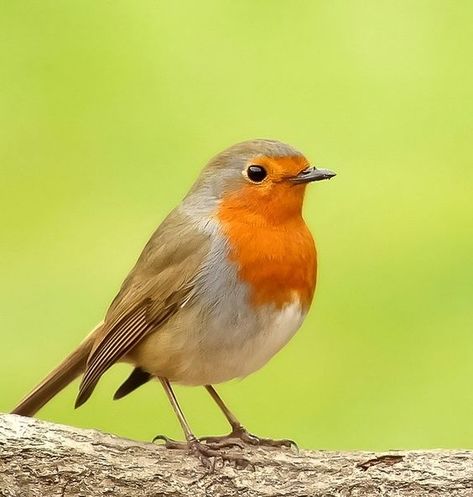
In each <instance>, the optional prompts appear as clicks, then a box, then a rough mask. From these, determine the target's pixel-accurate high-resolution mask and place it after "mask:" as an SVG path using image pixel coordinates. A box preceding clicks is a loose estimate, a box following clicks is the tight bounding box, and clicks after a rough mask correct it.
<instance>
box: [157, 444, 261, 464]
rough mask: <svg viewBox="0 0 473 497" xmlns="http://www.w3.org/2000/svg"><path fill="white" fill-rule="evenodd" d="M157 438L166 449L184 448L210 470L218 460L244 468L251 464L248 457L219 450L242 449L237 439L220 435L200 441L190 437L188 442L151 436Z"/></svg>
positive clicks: (242, 446)
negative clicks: (207, 440) (213, 439)
mask: <svg viewBox="0 0 473 497" xmlns="http://www.w3.org/2000/svg"><path fill="white" fill-rule="evenodd" d="M157 440H162V441H163V442H164V444H163V445H164V447H166V449H171V450H173V449H177V450H186V451H188V452H189V453H190V454H193V455H195V456H197V457H198V459H199V460H200V461H201V462H202V464H203V465H204V466H205V467H206V468H207V469H209V470H210V471H213V470H214V469H215V467H216V464H217V462H219V461H220V462H221V463H222V464H224V463H225V462H233V463H235V466H236V467H237V468H246V467H251V466H252V464H251V462H250V461H248V459H245V458H244V457H241V456H236V455H233V454H228V453H227V452H225V451H223V450H221V449H225V448H234V447H238V448H240V449H243V448H244V445H243V444H242V442H241V441H239V440H237V439H223V437H222V440H215V441H209V442H206V443H202V441H201V440H199V439H197V438H194V439H191V440H189V441H188V442H183V441H179V440H173V439H172V438H169V437H167V436H165V435H157V436H156V437H154V438H153V442H155V441H157Z"/></svg>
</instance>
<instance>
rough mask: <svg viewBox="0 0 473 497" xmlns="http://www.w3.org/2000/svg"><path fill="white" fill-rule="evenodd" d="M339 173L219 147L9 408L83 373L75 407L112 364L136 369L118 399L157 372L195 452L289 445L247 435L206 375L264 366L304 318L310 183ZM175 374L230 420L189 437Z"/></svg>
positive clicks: (311, 255)
mask: <svg viewBox="0 0 473 497" xmlns="http://www.w3.org/2000/svg"><path fill="white" fill-rule="evenodd" d="M333 176H335V173H333V172H332V171H328V170H325V169H316V168H315V167H310V166H309V162H308V160H307V159H306V158H305V157H304V156H303V155H302V154H301V153H300V152H298V151H297V150H295V149H294V148H292V147H291V146H289V145H286V144H284V143H281V142H278V141H273V140H252V141H246V142H243V143H239V144H237V145H234V146H232V147H230V148H228V149H227V150H225V151H223V152H222V153H220V154H218V155H217V156H215V157H214V158H213V159H211V160H210V162H209V163H208V164H207V166H206V167H205V168H204V169H203V171H202V172H201V174H200V176H199V178H198V179H197V181H196V182H195V184H194V185H193V187H192V188H191V190H190V191H189V193H188V194H187V196H186V197H185V198H184V200H183V201H182V202H181V203H180V205H179V206H178V207H176V208H175V209H174V210H173V211H172V212H171V213H170V214H169V215H168V216H167V218H166V219H165V220H164V221H163V223H162V224H161V225H160V226H159V227H158V229H157V230H156V231H155V233H154V234H153V235H152V237H151V239H150V241H149V242H148V243H147V245H146V246H145V248H144V250H143V252H142V254H141V256H140V257H139V259H138V261H137V263H136V265H135V266H134V268H133V269H132V270H131V272H130V274H129V275H128V276H127V278H126V279H125V281H124V283H123V285H122V287H121V288H120V291H119V292H118V295H117V296H116V297H115V299H114V300H113V302H112V304H111V305H110V308H109V309H108V311H107V313H106V316H105V319H104V320H103V322H102V323H100V324H99V325H98V326H97V327H96V328H95V329H94V330H93V331H92V332H91V333H90V334H89V335H88V336H87V337H86V338H85V340H84V341H83V342H82V343H81V344H80V345H79V346H78V348H77V349H76V350H75V351H74V352H72V353H71V354H70V355H69V356H68V357H66V359H64V361H63V362H62V363H61V364H60V365H59V366H58V367H57V368H56V369H54V370H53V371H52V372H51V373H50V374H49V375H48V376H47V377H46V378H45V379H44V380H43V381H42V382H41V383H40V384H39V385H38V386H37V387H36V388H35V389H34V390H33V391H32V392H31V393H30V394H29V395H27V396H26V398H25V399H24V400H22V401H21V402H20V404H19V405H18V406H17V407H16V408H15V409H14V411H13V413H16V414H22V415H26V416H32V415H34V414H35V413H36V412H37V411H38V410H39V409H40V408H41V407H42V406H44V404H46V403H47V402H48V401H49V400H50V399H51V398H52V397H53V396H54V395H56V394H57V393H58V392H59V391H60V390H62V389H63V388H64V387H66V386H67V385H68V384H69V383H70V382H71V381H73V380H74V379H75V378H76V377H78V376H79V375H81V374H82V373H83V376H82V381H81V383H80V387H79V394H78V397H77V401H76V407H78V406H80V405H82V404H83V403H84V402H85V401H86V400H87V399H88V398H89V397H90V395H91V394H92V392H93V390H94V388H95V386H96V385H97V382H98V381H99V379H100V377H101V376H102V375H103V374H104V373H105V372H106V371H107V370H108V369H109V368H110V367H111V366H112V365H113V364H114V363H116V362H119V361H124V362H127V363H130V364H132V365H133V366H134V369H133V371H132V373H131V374H130V376H129V377H128V379H127V380H126V381H125V382H124V383H123V384H122V385H121V386H120V388H119V389H118V390H117V392H116V393H115V397H114V398H115V399H118V398H121V397H123V396H125V395H127V394H129V393H130V392H132V391H133V390H135V389H136V388H138V387H139V386H140V385H143V384H144V383H146V382H147V381H148V380H150V379H151V378H158V379H159V381H160V382H161V384H162V385H163V387H164V390H165V392H166V394H167V396H168V398H169V400H170V402H171V404H172V407H173V409H174V411H175V413H176V415H177V417H178V419H179V422H180V424H181V426H182V429H183V431H184V434H185V437H186V442H183V443H179V442H175V441H172V440H170V439H168V438H166V437H160V438H162V439H163V440H165V442H166V446H168V447H170V448H173V447H181V446H184V445H183V444H185V446H186V447H187V448H189V449H190V450H191V451H192V452H193V453H195V454H197V455H198V456H199V457H201V458H202V459H205V458H210V457H214V456H219V457H223V458H225V459H226V458H229V456H228V457H227V456H225V454H222V452H221V451H220V450H219V449H220V448H221V447H224V446H226V445H231V444H237V445H238V444H240V445H241V443H242V442H243V443H249V444H254V445H273V446H280V445H287V444H289V443H290V442H289V441H287V440H279V441H278V440H269V439H262V438H258V437H256V436H254V435H251V434H250V433H249V432H248V431H247V430H246V429H245V428H244V427H243V425H242V424H241V423H240V422H239V421H238V420H237V418H236V417H235V416H234V415H233V414H232V413H231V412H230V410H229V409H228V408H227V407H226V405H225V404H224V403H223V401H222V399H221V398H220V397H219V395H218V394H217V392H216V391H215V389H214V388H213V387H212V385H213V384H216V383H221V382H225V381H228V380H231V379H232V378H237V377H244V376H247V375H249V374H250V373H253V372H254V371H256V370H257V369H259V368H260V367H262V366H263V365H264V364H265V363H266V362H267V361H268V360H269V359H270V358H271V357H272V356H273V355H274V354H276V352H278V351H279V350H280V349H281V348H282V347H283V346H284V345H285V344H286V343H287V342H288V341H289V340H290V338H291V337H292V336H293V335H294V334H295V332H296V331H297V330H298V328H299V327H300V326H301V324H302V322H303V320H304V318H305V316H306V315H307V312H308V310H309V307H310V304H311V302H312V297H313V294H314V289H315V282H316V273H317V256H316V249H315V244H314V241H313V239H312V236H311V234H310V231H309V229H308V228H307V226H306V224H305V222H304V220H303V218H302V204H303V200H304V193H305V190H306V185H307V184H308V183H310V182H313V181H320V180H324V179H329V178H331V177H333ZM172 383H180V384H184V385H202V386H205V388H206V389H207V390H208V392H209V393H210V395H211V396H212V398H213V399H214V400H215V402H216V403H217V404H218V406H219V407H220V409H221V410H222V412H223V414H224V415H225V417H226V418H227V420H228V422H229V423H230V425H231V428H232V431H231V433H230V434H229V435H228V436H226V437H207V439H205V440H204V439H198V438H196V437H195V436H194V435H193V433H192V431H191V429H190V427H189V425H188V423H187V421H186V418H185V416H184V414H183V413H182V410H181V408H180V407H179V404H178V402H177V400H176V397H175V395H174V392H173V390H172V387H171V384H172Z"/></svg>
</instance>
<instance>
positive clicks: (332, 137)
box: [0, 0, 473, 449]
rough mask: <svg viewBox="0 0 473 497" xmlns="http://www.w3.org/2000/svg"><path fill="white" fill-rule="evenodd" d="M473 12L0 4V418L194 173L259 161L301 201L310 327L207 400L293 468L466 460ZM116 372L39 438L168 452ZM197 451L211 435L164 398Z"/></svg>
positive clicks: (466, 4) (199, 406)
mask: <svg viewBox="0 0 473 497" xmlns="http://www.w3.org/2000/svg"><path fill="white" fill-rule="evenodd" d="M472 15H473V3H472V2H470V1H466V0H465V1H460V0H458V1H455V2H446V1H434V0H425V1H412V2H408V1H404V2H396V1H385V0H381V1H380V0H370V1H361V0H360V1H346V0H345V1H332V0H330V1H329V0H326V1H295V2H288V1H284V2H283V1H272V2H270V1H258V2H255V1H254V0H253V1H249V0H245V1H240V2H234V1H229V0H226V1H221V0H219V1H217V0H215V1H208V0H200V1H199V2H193V1H182V2H174V1H171V0H168V1H158V0H142V1H140V2H130V1H124V0H115V1H113V2H109V1H91V0H87V1H78V2H72V1H69V2H57V1H53V0H49V1H47V0H43V1H41V2H25V1H15V2H2V6H1V15H0V33H1V34H0V40H1V42H0V60H1V63H0V171H1V176H0V177H1V181H0V220H1V238H0V274H1V278H0V330H1V331H0V333H1V337H2V351H3V352H2V360H1V361H0V377H1V378H2V380H1V386H0V393H1V395H0V410H3V411H8V410H9V409H11V408H12V407H13V405H14V404H15V403H16V401H18V400H19V399H20V398H21V397H22V396H23V395H24V394H25V393H26V392H27V391H28V390H29V389H30V388H31V387H32V386H33V385H34V384H35V383H36V382H37V381H38V380H39V379H40V378H42V377H43V376H44V375H45V374H46V373H47V372H48V371H49V370H50V369H51V368H52V367H53V366H55V365H56V364H57V363H58V362H59V361H60V360H61V359H62V358H63V357H64V356H65V354H66V353H68V352H69V351H70V350H71V349H72V348H73V347H74V346H75V345H76V344H77V343H78V342H79V341H80V340H81V339H82V337H83V336H84V335H85V334H86V333H87V332H88V331H89V330H90V329H91V328H92V327H93V326H94V325H95V324H96V323H97V322H98V321H100V320H101V318H102V316H103V314H104V312H105V310H106V308H107V306H108V304H109V302H110V301H111V299H112V298H113V296H114V295H115V292H116V291H117V289H118V287H119V285H120V283H121V281H122V279H123V278H124V277H125V275H126V274H127V271H128V270H129V269H130V268H131V266H132V264H133V263H134V261H135V260H136V258H137V256H138V254H139V252H140V250H141V248H142V247H143V245H144V243H145V242H146V240H147V239H148V237H149V235H150V234H151V232H152V231H153V230H154V228H155V227H156V226H157V224H158V223H159V222H160V221H161V220H162V219H163V217H164V216H165V215H166V213H167V212H168V211H169V210H170V209H171V208H172V207H173V206H174V205H175V204H176V203H177V202H179V200H180V199H181V198H182V196H183V195H184V194H185V192H186V191H187V189H188V188H189V186H190V185H191V184H192V182H193V180H194V179H195V177H196V175H197V173H198V171H199V170H200V168H201V167H202V166H203V164H204V163H205V162H206V161H207V159H208V158H209V157H210V156H212V155H213V154H215V153H216V152H218V151H219V150H221V149H222V148H224V147H226V146H228V145H230V144H232V143H234V142H238V141H240V140H243V139H247V138H252V137H271V138H277V139H280V140H283V141H287V142H289V143H291V144H293V145H295V146H296V147H298V148H300V149H301V150H303V151H304V152H305V153H306V155H307V156H308V157H309V158H310V159H311V160H313V161H314V163H315V164H317V165H319V166H321V167H329V168H331V169H334V170H336V171H337V172H338V173H339V175H338V176H337V178H336V179H335V180H333V181H331V182H330V183H321V184H317V185H314V186H313V187H312V188H311V189H310V192H309V194H308V198H307V203H306V206H305V217H306V219H307V221H308V224H309V225H310V226H311V228H312V230H313V232H314V233H315V235H316V238H317V241H318V246H319V258H320V277H319V283H318V290H317V295H316V300H315V304H314V306H313V307H312V310H311V313H310V317H309V318H308V319H307V321H306V322H305V324H304V326H303V328H302V330H301V331H300V333H299V334H298V335H297V336H296V338H295V339H294V340H293V341H292V342H291V343H290V344H289V346H288V347H286V348H285V349H284V350H283V351H282V352H281V353H280V354H279V355H278V356H277V357H275V358H274V359H273V360H272V361H271V362H270V363H269V364H268V365H267V366H266V367H265V368H264V369H262V370H261V371H259V372H258V373H256V374H254V375H252V376H251V377H249V378H247V379H245V380H243V381H236V382H232V383H230V384H227V385H224V386H221V387H220V389H219V390H220V392H221V394H222V396H223V397H224V399H226V401H227V402H228V403H229V405H230V406H231V407H232V408H233V409H234V411H235V412H236V413H237V414H238V415H239V416H240V417H241V419H242V420H243V421H244V423H245V424H246V425H247V426H248V427H249V428H250V430H252V431H253V432H255V433H257V434H260V435H266V436H273V437H290V438H294V439H295V440H297V441H298V442H299V444H300V445H301V446H303V447H309V448H327V449H343V448H347V449H351V448H359V449H388V448H398V447H399V448H400V447H403V448H410V447H473V422H472V419H473V388H472V383H473V206H472V203H473V202H472V196H473V172H472V169H473V168H472V156H473V154H472V115H473V101H472V87H473V70H472V63H471V53H472V48H473V47H472V45H473V43H472V38H471V23H472ZM128 371H129V368H128V366H125V365H119V366H115V367H114V368H113V369H112V370H111V371H110V372H109V373H107V374H106V376H105V377H104V378H103V380H102V381H101V382H100V384H99V387H98V388H97V390H96V392H95V394H94V395H93V397H92V399H91V400H90V402H88V403H87V404H86V405H85V406H83V407H82V408H81V409H79V410H77V411H75V410H74V409H73V400H74V398H75V395H76V392H77V383H75V384H74V385H72V386H70V387H69V388H68V389H67V390H66V391H64V392H63V393H62V394H61V395H59V396H58V397H56V398H55V399H54V400H53V401H52V402H51V403H50V404H49V405H48V406H47V407H46V408H44V409H43V410H42V411H41V413H40V417H42V418H44V419H49V420H53V421H56V422H61V423H68V424H71V425H75V426H86V427H95V428H99V429H103V430H106V431H110V432H114V433H117V434H120V435H124V436H128V437H133V438H138V439H144V440H150V439H151V438H152V437H153V436H154V435H156V434H157V433H166V434H168V435H170V436H173V437H179V438H180V437H181V434H180V430H179V427H178V425H177V422H176V420H175V418H174V415H173V414H172V412H171V409H170V407H169V405H168V403H167V400H166V398H165V396H164V393H163V392H162V390H161V387H160V386H159V385H158V384H156V383H150V384H148V385H146V386H145V387H144V388H142V389H140V390H139V391H137V392H136V393H135V394H133V395H130V396H129V397H127V398H125V399H123V400H122V401H119V402H114V401H112V399H111V397H112V394H113V392H114V391H115V389H116V387H117V386H118V385H119V384H120V382H121V381H122V380H123V378H124V377H125V376H126V375H127V374H128ZM177 393H178V395H179V397H180V399H181V401H182V405H183V408H184V409H185V411H186V412H187V414H188V417H189V419H190V421H191V423H192V426H193V427H194V429H195V431H196V432H197V433H198V434H216V433H223V432H225V431H226V429H227V427H226V424H225V422H224V420H223V419H222V416H221V415H220V413H219V412H218V410H217V408H216V406H214V405H213V404H212V402H211V400H210V398H209V397H208V396H207V394H206V393H205V391H204V390H203V389H201V388H193V389H190V388H178V389H177Z"/></svg>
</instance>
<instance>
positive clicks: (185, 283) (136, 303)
mask: <svg viewBox="0 0 473 497" xmlns="http://www.w3.org/2000/svg"><path fill="white" fill-rule="evenodd" d="M209 244H210V241H209V236H208V234H206V233H202V232H200V231H198V230H196V229H195V227H194V225H193V224H192V223H189V220H188V219H186V218H183V214H181V213H179V211H178V210H176V211H174V212H173V213H171V214H170V215H169V216H168V218H167V219H166V220H165V221H164V222H163V224H162V225H161V226H160V227H159V228H158V230H157V231H156V232H155V233H154V235H153V236H152V237H151V239H150V241H149V242H148V244H147V245H146V247H145V249H144V250H143V253H142V254H141V256H140V258H139V259H138V262H137V263H136V265H135V267H134V268H133V270H132V271H131V273H130V274H129V275H128V277H127V278H126V279H125V281H124V283H123V285H122V287H121V289H120V292H119V293H118V295H117V296H116V297H115V299H114V301H113V302H112V304H111V306H110V308H109V310H108V312H107V316H106V318H105V322H104V325H103V328H102V330H101V333H100V336H98V337H97V340H96V342H95V343H94V347H93V349H92V351H91V353H90V355H89V357H88V360H87V365H86V370H85V373H84V376H83V378H82V381H81V384H80V387H79V394H78V396H77V400H76V404H75V405H76V407H79V406H80V405H82V404H83V403H84V402H85V401H86V400H87V399H88V398H89V397H90V395H91V394H92V392H93V390H94V388H95V386H96V385H97V382H98V381H99V380H100V377H101V376H102V375H103V374H104V373H105V372H106V371H107V370H108V369H109V368H110V367H111V366H112V365H113V364H114V363H115V362H117V361H119V360H121V359H122V358H123V357H124V356H126V355H127V353H128V352H130V350H132V349H133V348H134V347H135V346H136V345H137V344H138V343H139V342H140V341H141V340H142V339H143V338H144V337H145V336H146V335H148V334H149V333H151V332H155V331H158V330H159V328H160V327H161V326H162V325H163V324H164V323H165V322H166V321H167V320H168V319H169V318H170V317H171V316H172V315H173V314H174V313H176V312H178V310H179V309H180V308H181V306H182V304H183V303H185V302H186V301H187V300H188V299H189V298H191V297H192V295H193V292H192V290H193V284H194V281H195V278H196V275H197V273H198V271H199V267H200V266H201V264H202V260H203V258H204V257H205V256H206V254H207V253H208V250H209ZM136 366H138V367H139V364H137V365H136Z"/></svg>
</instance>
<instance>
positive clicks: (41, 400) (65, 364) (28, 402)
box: [12, 323, 102, 416]
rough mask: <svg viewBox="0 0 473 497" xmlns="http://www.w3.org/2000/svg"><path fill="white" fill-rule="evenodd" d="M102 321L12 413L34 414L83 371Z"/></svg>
mask: <svg viewBox="0 0 473 497" xmlns="http://www.w3.org/2000/svg"><path fill="white" fill-rule="evenodd" d="M101 326H102V323H100V324H99V325H98V326H96V327H95V328H94V329H93V330H92V331H91V332H90V333H89V334H88V335H87V337H86V338H85V339H84V340H83V341H82V343H81V344H80V345H79V346H78V347H77V349H75V350H74V351H73V352H71V353H70V354H69V355H68V356H67V357H66V358H65V359H64V360H63V361H62V362H61V364H59V366H57V367H56V368H55V369H53V370H52V371H51V372H50V373H49V374H48V376H46V378H44V380H43V381H41V382H40V383H39V384H38V385H37V386H36V387H35V388H34V389H33V390H32V391H31V392H30V393H29V394H28V395H27V396H26V397H25V398H24V399H23V400H22V401H21V402H20V403H19V404H18V405H17V406H16V407H15V409H13V411H12V414H21V415H22V416H34V415H35V414H36V413H37V412H38V411H39V410H40V409H41V408H42V407H43V406H44V405H45V404H46V403H48V402H49V401H50V400H51V399H52V398H53V397H54V396H55V395H56V394H58V393H59V392H60V391H61V390H62V389H63V388H65V387H67V385H69V383H71V381H73V380H75V379H76V378H77V377H78V376H79V375H80V374H81V373H83V372H84V369H85V366H86V364H87V358H88V356H89V354H90V351H91V350H92V347H93V344H94V340H95V336H96V334H97V332H98V331H99V330H100V328H101Z"/></svg>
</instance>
